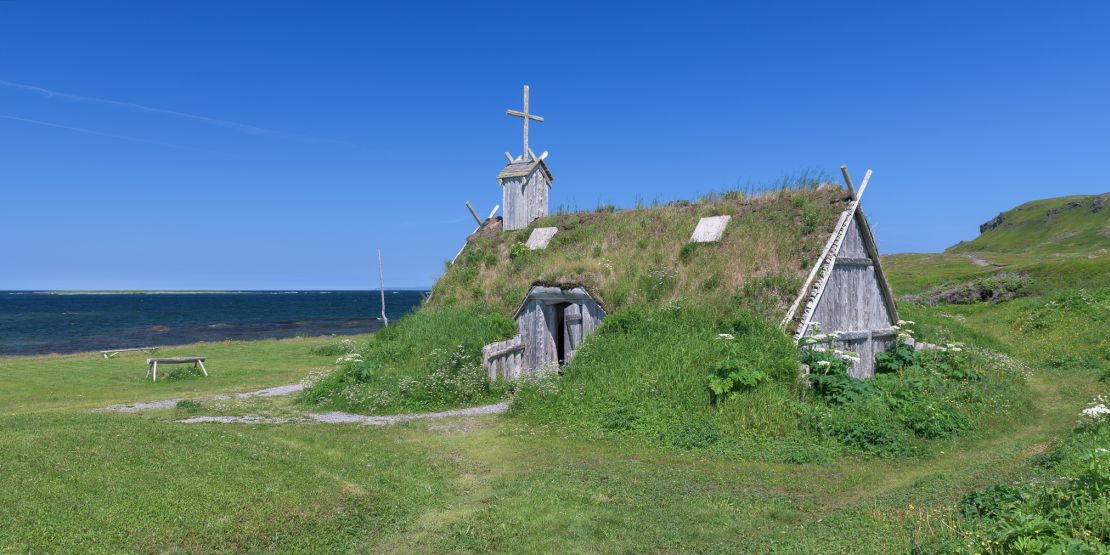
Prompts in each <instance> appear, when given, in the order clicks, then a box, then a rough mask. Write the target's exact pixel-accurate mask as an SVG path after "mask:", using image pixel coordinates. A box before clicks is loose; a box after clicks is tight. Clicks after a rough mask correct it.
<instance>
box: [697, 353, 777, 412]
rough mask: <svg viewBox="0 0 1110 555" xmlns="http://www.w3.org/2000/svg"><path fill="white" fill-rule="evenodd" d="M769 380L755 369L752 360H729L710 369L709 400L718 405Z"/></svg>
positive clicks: (715, 364) (764, 374) (760, 371)
mask: <svg viewBox="0 0 1110 555" xmlns="http://www.w3.org/2000/svg"><path fill="white" fill-rule="evenodd" d="M768 379H769V378H768V376H767V374H766V373H764V372H763V371H762V370H760V369H759V368H756V367H754V365H753V361H752V360H751V359H745V358H727V359H725V360H722V361H720V362H717V363H714V364H713V365H712V366H710V368H709V379H708V382H709V400H710V402H711V403H713V404H717V401H719V400H721V399H724V398H726V397H728V396H729V395H731V394H733V393H740V392H744V391H750V390H752V389H755V386H757V385H760V384H762V383H764V382H766V381H767V380H768Z"/></svg>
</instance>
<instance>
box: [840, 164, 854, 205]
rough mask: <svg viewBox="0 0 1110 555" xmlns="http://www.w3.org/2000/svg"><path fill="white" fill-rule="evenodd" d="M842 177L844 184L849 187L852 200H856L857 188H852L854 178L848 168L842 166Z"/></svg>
mask: <svg viewBox="0 0 1110 555" xmlns="http://www.w3.org/2000/svg"><path fill="white" fill-rule="evenodd" d="M840 175H842V176H844V183H846V184H847V185H848V192H849V193H851V194H852V200H856V188H855V187H853V186H852V176H850V175H848V166H847V165H841V166H840Z"/></svg>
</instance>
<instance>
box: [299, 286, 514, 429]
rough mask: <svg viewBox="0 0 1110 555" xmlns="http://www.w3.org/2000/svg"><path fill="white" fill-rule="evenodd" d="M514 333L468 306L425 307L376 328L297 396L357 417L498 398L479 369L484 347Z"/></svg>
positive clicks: (499, 391)
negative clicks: (358, 349) (368, 338)
mask: <svg viewBox="0 0 1110 555" xmlns="http://www.w3.org/2000/svg"><path fill="white" fill-rule="evenodd" d="M514 333H516V324H515V323H514V322H513V321H512V320H511V319H509V318H507V317H504V316H500V315H493V314H488V313H485V312H483V311H481V310H479V309H477V308H475V307H468V308H456V307H443V308H424V309H421V310H420V311H418V312H415V313H413V314H410V315H408V316H406V317H404V318H402V319H401V320H400V321H398V322H397V323H396V324H394V325H391V326H388V327H385V328H382V329H381V330H379V331H378V332H377V333H375V334H374V336H373V338H372V339H371V341H370V342H369V343H368V344H367V345H366V346H365V347H364V348H363V350H362V352H360V353H352V354H348V355H344V356H342V357H340V358H339V359H337V360H336V364H337V368H336V370H334V371H333V372H331V373H330V374H327V375H326V376H324V377H323V378H322V379H320V380H319V381H317V382H315V383H311V384H309V385H308V387H306V388H305V389H304V391H302V392H301V395H300V398H299V399H300V401H301V402H303V403H308V404H314V405H324V406H330V407H333V408H336V409H341V410H349V411H355V412H364V413H388V412H398V411H412V410H432V409H440V408H450V407H456V406H460V405H466V404H474V403H478V402H483V401H492V400H495V399H497V398H500V397H501V396H503V395H504V393H505V392H506V390H505V389H504V386H503V384H493V383H490V381H489V379H488V376H487V375H486V373H485V371H484V370H483V368H482V365H481V362H480V353H481V349H482V346H483V345H486V344H488V343H491V342H493V341H497V340H501V339H506V338H508V337H511V336H512V335H513V334H514Z"/></svg>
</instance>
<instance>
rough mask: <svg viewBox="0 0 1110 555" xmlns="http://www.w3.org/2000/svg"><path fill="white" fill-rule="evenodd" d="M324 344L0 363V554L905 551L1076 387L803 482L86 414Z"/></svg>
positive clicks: (1057, 414)
mask: <svg viewBox="0 0 1110 555" xmlns="http://www.w3.org/2000/svg"><path fill="white" fill-rule="evenodd" d="M325 341H326V340H284V341H260V342H250V343H228V344H210V345H202V346H188V347H182V348H181V352H193V351H198V352H199V351H201V350H202V351H203V352H204V353H205V354H206V355H207V356H209V357H210V360H211V361H212V364H211V365H210V366H211V368H212V372H211V373H212V377H211V378H210V379H207V380H206V379H204V378H198V379H190V380H185V381H181V382H170V381H167V382H164V383H163V382H160V383H158V384H151V383H148V382H142V381H141V380H140V378H141V377H142V374H143V371H144V370H143V364H142V360H141V357H137V356H136V357H132V356H127V355H125V356H123V357H121V358H119V359H113V360H112V361H104V360H103V359H98V358H95V356H94V355H71V356H66V357H28V358H17V359H10V358H9V359H3V360H2V362H0V377H2V378H3V379H4V380H5V381H6V382H8V383H12V381H13V380H18V383H21V384H26V385H22V386H21V387H20V388H18V389H28V390H30V389H31V388H33V391H20V392H19V394H18V395H15V394H13V393H12V389H13V388H5V397H4V398H3V399H2V401H0V409H2V413H3V416H0V445H3V446H4V450H3V453H2V455H0V485H2V486H3V487H0V551H4V552H76V551H81V552H86V551H87V552H102V553H119V552H140V553H142V552H166V551H169V552H257V551H265V552H319V553H324V552H367V551H370V552H472V551H497V552H550V551H561V552H642V551H715V552H782V553H797V552H815V551H820V552H826V553H889V552H893V551H905V550H906V548H907V546H908V545H909V544H910V542H911V541H912V539H913V536H914V524H915V522H917V518H918V515H919V512H920V511H923V510H930V509H935V510H941V508H943V507H945V506H947V505H948V504H950V503H952V502H954V501H955V500H957V499H958V498H959V497H960V496H961V495H962V494H963V492H965V491H966V490H968V489H971V488H975V487H981V486H984V485H987V484H990V483H992V482H994V481H996V480H998V479H999V478H1001V477H1006V476H1018V475H1020V474H1021V473H1022V472H1023V471H1024V470H1025V468H1026V466H1027V465H1028V464H1029V461H1030V458H1031V457H1032V456H1033V455H1035V454H1037V453H1039V452H1041V451H1042V450H1043V449H1044V448H1045V446H1046V445H1047V442H1049V441H1051V440H1053V439H1054V438H1056V437H1058V436H1060V435H1061V434H1064V433H1066V432H1067V430H1068V429H1069V428H1070V426H1071V425H1072V422H1073V420H1074V414H1075V412H1076V411H1077V410H1078V408H1079V407H1080V406H1081V405H1082V401H1083V400H1085V399H1086V397H1087V396H1088V395H1090V394H1093V393H1094V392H1095V391H1096V389H1097V386H1096V384H1095V382H1094V381H1093V380H1090V379H1086V377H1084V376H1072V375H1069V374H1059V375H1052V376H1034V378H1033V380H1032V383H1033V386H1034V388H1035V389H1036V391H1037V392H1038V394H1039V395H1038V413H1037V415H1036V417H1034V418H1028V419H1023V420H1022V421H1021V422H1016V423H1013V424H1012V425H1011V426H1007V427H1005V429H999V430H996V431H993V432H991V433H987V434H983V435H979V436H976V437H971V438H964V439H959V440H956V441H954V442H952V443H951V444H949V445H948V446H947V447H946V448H945V449H943V451H942V452H937V453H936V454H934V455H932V456H930V457H928V458H926V459H923V460H904V459H895V460H891V459H866V458H859V459H855V458H849V459H841V460H836V461H832V462H827V463H824V464H781V463H779V464H776V463H766V462H760V461H758V460H748V459H745V458H743V457H736V456H722V455H714V454H711V453H706V452H698V451H683V450H681V449H670V448H658V447H652V446H650V445H645V444H643V443H641V442H636V441H621V440H609V441H597V440H596V439H594V438H580V437H576V436H573V435H567V434H562V433H558V432H555V431H551V430H546V429H544V427H542V426H532V425H528V424H525V423H522V422H520V421H519V420H516V419H513V418H510V417H481V418H464V419H455V420H446V421H436V422H413V423H409V424H404V425H398V426H393V427H388V428H368V427H363V426H355V425H322V424H290V425H260V426H250V425H220V424H205V425H183V424H176V423H173V422H172V420H173V419H174V418H177V417H180V416H184V415H185V413H184V412H183V411H181V410H179V409H172V410H164V411H154V412H151V413H139V414H115V413H95V414H94V413H91V412H90V411H89V410H90V408H92V407H96V406H102V405H104V404H107V403H119V402H127V401H132V400H137V399H158V398H167V397H179V396H185V397H193V398H197V399H203V398H204V397H205V396H207V395H210V394H212V393H214V392H217V391H242V390H247V389H251V388H255V387H259V386H269V385H278V384H283V383H289V382H290V381H295V380H296V379H298V377H303V375H304V374H307V373H308V372H309V371H310V370H311V369H312V368H315V367H318V366H320V365H321V364H330V363H331V362H332V359H331V358H330V357H321V356H314V355H311V354H310V353H309V350H310V349H311V348H312V347H313V346H314V345H318V344H321V343H323V342H325ZM256 359H264V360H267V361H269V362H261V363H255V362H254V361H255V360H256ZM277 360H280V361H281V362H280V363H279V362H276V361H277ZM47 374H50V376H44V375H47ZM44 377H49V378H52V379H44ZM40 397H45V398H46V399H43V400H41V401H40V400H39V398H40ZM202 402H203V401H202Z"/></svg>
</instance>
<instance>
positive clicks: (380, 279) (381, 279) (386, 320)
mask: <svg viewBox="0 0 1110 555" xmlns="http://www.w3.org/2000/svg"><path fill="white" fill-rule="evenodd" d="M378 289H379V290H380V291H381V293H382V322H384V323H385V325H387V326H388V325H389V318H386V317H385V274H384V273H383V272H382V249H378Z"/></svg>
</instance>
